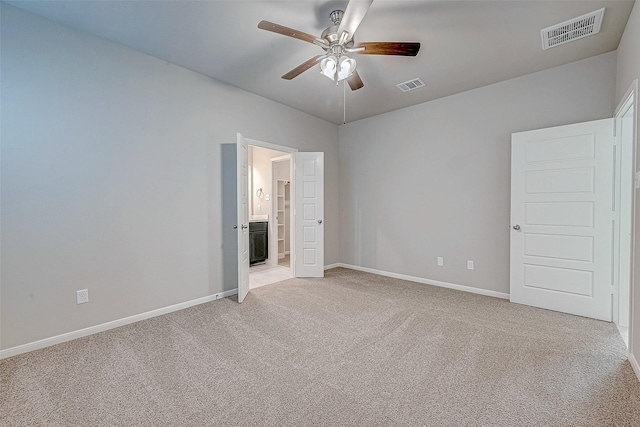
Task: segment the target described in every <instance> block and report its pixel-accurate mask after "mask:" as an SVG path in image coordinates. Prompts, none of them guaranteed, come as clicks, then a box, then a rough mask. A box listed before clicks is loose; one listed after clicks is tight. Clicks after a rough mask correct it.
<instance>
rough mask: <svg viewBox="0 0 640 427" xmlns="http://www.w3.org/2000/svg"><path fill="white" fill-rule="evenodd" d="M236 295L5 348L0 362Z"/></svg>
mask: <svg viewBox="0 0 640 427" xmlns="http://www.w3.org/2000/svg"><path fill="white" fill-rule="evenodd" d="M237 293H238V289H231V290H230V291H224V292H220V293H217V294H214V295H209V296H206V297H202V298H197V299H194V300H191V301H185V302H181V303H179V304H174V305H170V306H168V307H163V308H158V309H156V310H151V311H147V312H146V313H140V314H135V315H133V316H129V317H124V318H122V319H118V320H112V321H111V322H107V323H102V324H100V325H95V326H90V327H88V328H84V329H79V330H77V331H73V332H67V333H65V334H61V335H56V336H54V337H49V338H44V339H41V340H38V341H34V342H31V343H28V344H23V345H19V346H16V347H11V348H7V349H6V350H0V360H1V359H6V358H7V357H11V356H16V355H18V354H22V353H27V352H29V351H33V350H39V349H41V348H45V347H49V346H52V345H56V344H61V343H63V342H67V341H71V340H75V339H77V338H82V337H86V336H87V335H92V334H97V333H98V332H103V331H107V330H109V329H114V328H118V327H120V326H124V325H128V324H130V323H135V322H139V321H141V320H145V319H149V318H151V317H156V316H161V315H163V314H167V313H171V312H173V311H178V310H183V309H185V308H189V307H193V306H194V305H199V304H204V303H205V302H209V301H215V300H217V299H221V298H226V297H230V296H231V295H236V294H237Z"/></svg>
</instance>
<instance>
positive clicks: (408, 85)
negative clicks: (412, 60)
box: [396, 79, 426, 92]
mask: <svg viewBox="0 0 640 427" xmlns="http://www.w3.org/2000/svg"><path fill="white" fill-rule="evenodd" d="M396 86H398V87H399V88H400V90H401V91H403V92H409V91H410V90H414V89H418V88H420V87H424V86H426V84H424V82H423V81H422V80H420V79H411V80H409V81H407V82H404V83H398V84H397V85H396Z"/></svg>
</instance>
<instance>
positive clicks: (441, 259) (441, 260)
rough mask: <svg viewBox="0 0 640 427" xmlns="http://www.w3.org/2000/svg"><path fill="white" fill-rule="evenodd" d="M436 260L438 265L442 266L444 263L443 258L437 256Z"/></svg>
mask: <svg viewBox="0 0 640 427" xmlns="http://www.w3.org/2000/svg"><path fill="white" fill-rule="evenodd" d="M436 262H437V263H438V267H442V266H443V265H444V258H442V257H441V256H439V257H438V259H437V260H436Z"/></svg>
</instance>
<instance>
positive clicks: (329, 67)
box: [258, 0, 420, 90]
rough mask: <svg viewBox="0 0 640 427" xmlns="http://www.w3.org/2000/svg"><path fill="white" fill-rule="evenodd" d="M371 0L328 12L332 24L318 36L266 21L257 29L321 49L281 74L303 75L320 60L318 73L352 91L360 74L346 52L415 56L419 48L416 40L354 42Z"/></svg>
mask: <svg viewBox="0 0 640 427" xmlns="http://www.w3.org/2000/svg"><path fill="white" fill-rule="evenodd" d="M371 3H373V0H364V1H363V0H357V1H350V2H349V3H348V4H347V8H346V10H345V11H344V12H343V11H342V10H334V11H333V12H331V13H330V14H329V19H331V22H332V23H333V25H332V26H330V27H329V28H327V29H326V30H324V31H323V32H322V35H321V36H320V37H315V36H312V35H311V34H307V33H304V32H302V31H298V30H294V29H292V28H288V27H284V26H282V25H278V24H274V23H272V22H268V21H260V23H259V24H258V28H260V29H262V30H266V31H271V32H274V33H278V34H282V35H284V36H288V37H293V38H296V39H299V40H302V41H306V42H308V43H312V44H314V45H316V46H320V47H321V48H322V49H324V51H325V53H324V55H318V56H315V57H313V58H311V59H309V60H308V61H306V62H304V63H303V64H301V65H299V66H297V67H296V68H294V69H293V70H291V71H289V72H288V73H286V74H284V75H283V76H282V78H283V79H285V80H291V79H293V78H295V77H296V76H298V75H300V74H302V73H303V72H304V71H307V70H308V69H310V68H313V67H314V66H315V65H316V64H317V63H320V73H321V74H323V75H325V76H326V77H328V78H330V79H331V80H333V81H335V82H336V84H337V82H339V81H342V80H345V79H346V80H347V83H348V84H349V87H350V88H351V90H358V89H360V88H362V87H364V83H363V82H362V79H361V78H360V75H359V74H358V72H357V71H356V65H357V64H356V61H355V59H353V58H350V57H349V56H347V55H346V54H347V53H357V54H361V55H396V56H416V55H417V54H418V51H419V50H420V43H417V42H364V43H360V44H356V43H355V40H354V35H355V32H356V30H357V29H358V26H359V25H360V23H361V22H362V20H363V19H364V16H365V15H366V14H367V12H368V11H369V7H370V6H371Z"/></svg>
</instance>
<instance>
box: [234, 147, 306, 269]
mask: <svg viewBox="0 0 640 427" xmlns="http://www.w3.org/2000/svg"><path fill="white" fill-rule="evenodd" d="M245 140H246V141H247V144H248V145H250V146H254V147H261V148H268V149H270V150H275V151H281V152H283V153H287V154H286V155H287V156H289V157H290V158H291V163H290V164H289V167H290V172H289V173H290V174H293V167H294V157H295V156H294V153H297V152H298V149H297V148H292V147H287V146H285V145H278V144H273V143H271V142H265V141H260V140H258V139H253V138H246V137H245ZM271 181H273V174H272V176H271ZM290 181H291V193H293V189H294V188H295V182H294V179H293V176H291V180H290ZM236 185H240V184H239V183H236ZM272 190H273V189H272ZM271 193H272V194H271V195H272V196H273V191H271ZM294 197H295V195H294V194H291V204H292V205H293V203H294V202H295V199H294ZM272 200H273V197H272ZM272 205H273V203H272ZM269 222H270V223H271V225H270V226H269V241H270V242H271V241H273V230H272V229H273V227H272V225H273V209H271V215H270V218H269ZM294 237H295V236H294V230H293V227H292V230H291V234H290V239H291V242H290V245H291V255H290V256H291V260H292V261H293V257H294V256H295V255H294V254H295V240H294ZM269 246H271V245H269ZM271 252H272V251H271V247H270V248H269V262H271V257H272V254H271ZM238 262H240V260H238ZM277 262H278V260H277V257H276V264H277ZM291 273H292V277H296V272H295V265H294V264H293V262H291ZM248 274H249V272H248V271H247V275H248Z"/></svg>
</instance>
